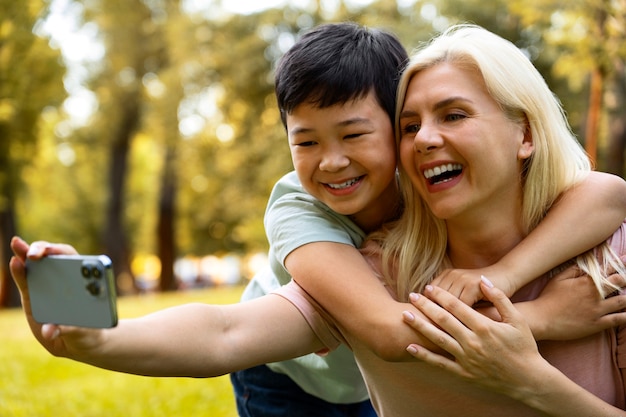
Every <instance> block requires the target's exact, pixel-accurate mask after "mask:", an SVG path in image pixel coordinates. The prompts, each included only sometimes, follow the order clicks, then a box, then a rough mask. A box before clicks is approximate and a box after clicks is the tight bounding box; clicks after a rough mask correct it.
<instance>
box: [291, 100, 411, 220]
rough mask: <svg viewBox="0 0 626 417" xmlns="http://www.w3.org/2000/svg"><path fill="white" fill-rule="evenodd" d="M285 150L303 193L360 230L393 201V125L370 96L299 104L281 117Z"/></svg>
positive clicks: (387, 213)
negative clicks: (284, 118)
mask: <svg viewBox="0 0 626 417" xmlns="http://www.w3.org/2000/svg"><path fill="white" fill-rule="evenodd" d="M287 132H288V135H289V147H290V149H291V156H292V160H293V164H294V167H295V170H296V172H297V174H298V178H299V179H300V182H301V184H302V186H303V187H304V189H305V190H306V191H307V192H308V193H309V194H311V195H312V196H314V197H315V198H317V199H318V200H320V201H322V202H323V203H325V204H326V205H327V206H329V207H330V208H331V209H332V210H333V211H336V212H338V213H340V214H344V215H347V216H351V217H352V218H353V219H354V221H355V222H356V223H357V224H358V225H359V226H360V227H362V228H364V229H365V230H367V229H371V228H375V227H377V226H378V225H380V223H381V222H382V221H383V220H386V219H387V218H388V216H390V215H391V213H390V211H391V210H392V209H393V208H395V206H396V204H397V202H398V198H399V196H398V193H397V186H396V182H395V169H396V156H395V145H394V135H393V126H392V124H391V122H390V120H389V117H388V116H387V113H386V112H385V111H384V110H383V109H382V107H381V106H380V104H379V103H378V101H377V100H376V97H375V96H374V94H373V93H370V94H368V95H367V96H366V97H364V98H361V99H356V100H353V101H349V102H347V103H346V104H343V105H336V106H331V107H326V108H318V107H316V106H315V105H311V104H307V103H304V104H301V105H299V106H298V107H296V108H295V110H294V111H293V112H291V113H290V114H288V115H287Z"/></svg>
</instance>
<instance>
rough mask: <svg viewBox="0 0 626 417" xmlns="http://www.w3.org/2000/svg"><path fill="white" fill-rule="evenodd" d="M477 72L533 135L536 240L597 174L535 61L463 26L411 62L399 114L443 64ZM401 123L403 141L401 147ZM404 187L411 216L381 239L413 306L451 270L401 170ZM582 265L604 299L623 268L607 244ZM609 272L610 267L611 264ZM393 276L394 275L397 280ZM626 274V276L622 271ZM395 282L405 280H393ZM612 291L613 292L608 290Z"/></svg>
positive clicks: (527, 175) (527, 207) (528, 178)
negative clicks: (558, 207)
mask: <svg viewBox="0 0 626 417" xmlns="http://www.w3.org/2000/svg"><path fill="white" fill-rule="evenodd" d="M444 62H445V63H450V64H453V65H455V66H457V67H459V68H466V69H469V70H473V71H477V72H478V73H479V74H481V75H482V77H483V79H484V82H485V85H486V87H487V90H488V92H489V94H490V95H491V96H492V97H493V98H494V99H495V100H496V101H497V102H498V103H499V105H500V106H501V108H502V110H503V111H504V113H505V114H506V115H507V117H508V118H509V119H510V120H512V121H513V122H515V123H518V124H520V125H522V126H524V129H527V130H526V132H527V134H530V135H532V138H533V144H534V148H535V149H534V153H533V155H532V156H531V157H530V158H529V159H527V160H526V161H525V163H524V165H523V167H522V172H521V175H522V186H523V205H522V221H523V225H524V228H525V232H526V233H529V232H530V231H531V230H533V229H534V228H535V227H536V226H537V225H538V224H539V222H540V221H541V220H542V219H543V218H544V217H545V215H546V213H547V211H548V210H549V209H550V207H551V206H552V205H553V204H554V202H555V201H556V199H557V198H558V197H559V195H560V194H562V193H563V192H564V191H565V190H567V189H568V188H570V187H572V186H573V185H575V184H577V183H578V182H580V181H581V180H582V179H583V178H585V176H586V175H587V173H588V172H589V171H591V169H592V167H591V164H590V161H589V159H588V157H587V155H586V154H585V152H584V150H583V149H582V147H581V146H580V144H579V143H578V141H577V140H576V138H575V136H574V135H573V133H572V132H571V129H570V127H569V124H568V122H567V119H566V116H565V114H564V111H563V108H562V107H561V104H560V102H559V100H558V99H557V98H556V97H555V96H554V94H553V93H552V92H551V91H550V89H549V87H548V86H547V84H546V82H545V80H544V79H543V77H542V76H541V75H540V74H539V72H538V71H537V69H536V68H535V67H534V66H533V65H532V63H531V62H530V60H529V59H528V58H527V57H526V56H525V55H524V54H523V53H522V51H520V50H519V49H518V48H517V47H516V46H515V45H513V44H512V43H511V42H509V41H507V40H505V39H503V38H501V37H499V36H498V35H495V34H493V33H491V32H489V31H487V30H485V29H483V28H481V27H478V26H475V25H468V24H463V25H457V26H453V27H451V28H449V29H448V30H447V31H445V32H444V33H442V34H441V35H439V36H438V37H436V38H434V39H433V40H431V41H430V42H429V43H427V44H425V45H424V46H422V47H421V48H420V49H418V50H416V52H415V53H414V54H413V56H412V57H411V59H410V61H409V63H408V65H407V67H406V69H405V71H404V73H403V75H402V78H401V80H400V84H399V86H398V107H397V111H396V115H399V114H400V112H401V109H402V106H403V103H404V99H405V95H406V90H407V87H408V84H409V82H410V81H411V78H412V77H413V76H414V75H415V74H417V73H418V72H420V71H422V70H424V69H427V68H430V67H432V66H435V65H437V64H440V63H444ZM399 132H400V129H399V122H398V118H397V116H396V140H397V141H398V140H399ZM399 172H400V186H401V189H402V193H403V198H404V202H405V210H404V213H403V215H402V216H401V218H400V219H399V220H398V221H397V222H396V224H395V225H393V226H392V227H390V228H389V229H388V230H385V231H383V232H382V233H381V234H378V235H376V236H374V239H375V240H377V241H379V242H380V243H381V245H382V247H383V265H385V266H387V268H385V271H384V275H385V277H386V279H387V280H388V281H389V282H388V283H389V284H390V285H392V287H394V288H395V289H396V294H397V295H398V297H399V298H400V299H402V300H406V298H407V297H408V293H409V292H410V291H421V290H423V288H424V286H425V285H426V284H428V283H429V282H430V281H431V280H432V279H433V278H435V277H436V276H437V275H438V274H439V273H441V272H442V271H443V269H445V268H448V267H451V265H450V263H449V260H448V259H447V257H446V246H447V233H446V227H445V223H444V221H443V220H441V219H438V218H436V217H435V216H434V215H433V214H432V212H431V211H430V209H429V208H428V206H427V205H426V203H425V202H424V201H423V200H422V199H421V198H420V196H419V195H418V193H417V192H416V191H415V190H414V188H413V186H412V184H411V182H410V180H409V179H408V178H407V176H406V175H405V173H404V170H403V169H402V168H400V169H399ZM597 249H598V250H599V251H600V253H596V251H590V252H587V253H585V254H583V255H581V256H579V257H578V258H577V263H578V265H579V266H580V267H581V269H583V270H584V271H585V272H586V273H588V274H589V275H590V276H592V278H593V279H594V281H595V283H596V285H597V287H598V289H599V291H600V292H602V290H603V289H606V286H607V284H608V282H607V281H606V277H605V275H604V273H603V272H602V267H601V266H600V264H599V261H598V256H599V257H600V258H601V259H602V260H603V262H604V264H610V265H612V266H613V267H617V268H618V270H619V268H620V267H623V265H622V264H621V262H620V261H619V258H618V257H617V256H616V255H615V253H613V251H611V250H610V248H609V247H608V245H606V244H604V245H601V246H599V247H598V248H597ZM604 264H603V266H606V265H604ZM391 269H393V274H392V273H391ZM622 271H623V269H622ZM392 275H395V276H397V277H398V279H393V278H392ZM609 286H610V287H611V288H614V286H612V285H609Z"/></svg>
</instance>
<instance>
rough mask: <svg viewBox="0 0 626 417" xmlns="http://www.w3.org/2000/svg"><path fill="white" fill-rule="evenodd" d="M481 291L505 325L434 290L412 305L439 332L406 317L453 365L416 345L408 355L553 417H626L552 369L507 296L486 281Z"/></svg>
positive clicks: (427, 323)
mask: <svg viewBox="0 0 626 417" xmlns="http://www.w3.org/2000/svg"><path fill="white" fill-rule="evenodd" d="M481 290H482V291H483V293H484V295H485V297H486V299H488V300H489V301H491V302H492V303H493V304H494V306H495V307H496V308H497V309H498V312H499V314H500V315H501V316H502V322H497V321H493V320H491V319H489V318H487V317H485V316H483V315H481V314H480V313H478V312H476V311H474V310H473V309H471V308H469V307H468V306H466V305H465V304H464V303H462V302H460V301H459V299H458V298H456V297H455V296H453V295H451V294H450V293H447V292H446V291H444V290H442V289H440V288H437V287H429V289H428V290H427V291H426V294H427V297H425V296H419V295H414V296H413V297H412V300H414V304H415V305H416V307H417V308H419V309H420V311H422V312H423V313H424V314H425V315H426V316H428V317H429V318H430V319H431V320H432V321H433V322H434V323H436V326H435V325H433V324H431V323H430V322H427V321H424V320H419V319H415V317H413V316H412V315H411V314H405V321H406V322H407V323H409V324H410V325H411V326H412V327H413V328H415V330H417V331H418V332H420V333H421V334H424V335H425V336H427V337H428V338H430V339H431V340H432V341H433V342H434V343H437V344H438V345H439V346H440V347H441V348H443V349H445V350H446V351H447V352H448V353H450V354H451V355H452V356H454V359H450V358H448V357H446V356H443V355H439V354H436V353H432V352H430V351H428V350H427V349H424V348H423V347H421V346H418V345H415V344H412V345H410V346H409V347H408V348H407V350H408V351H409V352H411V354H413V355H414V356H415V357H416V358H418V359H420V360H422V361H424V362H426V363H429V364H431V365H435V366H438V367H440V368H442V369H444V370H447V371H448V372H452V373H454V374H457V375H459V376H460V377H462V378H465V379H467V380H469V381H472V382H473V383H476V384H479V385H481V386H483V387H485V388H487V389H490V390H492V391H495V392H499V393H503V394H505V395H508V396H510V397H511V398H514V399H516V400H518V401H521V402H523V403H525V404H526V405H528V406H530V407H533V408H535V409H537V410H539V411H542V412H544V413H546V414H547V415H550V416H555V417H558V416H564V417H565V416H567V417H576V416H581V417H584V416H625V415H626V412H625V411H623V410H620V409H618V408H615V407H613V406H612V405H610V404H607V403H606V402H604V401H603V400H601V399H600V398H598V397H596V396H594V395H593V394H591V393H590V392H588V391H586V390H585V389H583V388H582V387H580V386H579V385H577V384H576V383H574V382H573V381H571V380H570V379H569V378H567V377H566V376H565V375H564V374H563V373H561V372H560V371H559V370H558V369H557V368H555V367H553V366H552V365H551V364H550V363H548V362H547V361H546V360H545V359H544V358H543V357H542V356H541V355H540V354H539V351H538V350H537V345H536V344H535V341H534V339H533V337H532V334H531V331H530V328H529V327H528V325H527V324H526V322H525V321H524V318H523V317H522V315H521V314H520V313H519V312H518V311H517V310H516V309H515V307H513V305H512V304H511V302H510V300H509V299H508V298H507V297H506V295H505V294H504V293H503V292H502V291H500V290H498V289H497V288H494V287H492V284H491V283H490V282H488V281H483V283H482V284H481ZM429 298H430V299H432V301H431V300H430V299H429ZM438 326H439V327H438Z"/></svg>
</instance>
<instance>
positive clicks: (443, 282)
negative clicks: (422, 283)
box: [432, 264, 517, 306]
mask: <svg viewBox="0 0 626 417" xmlns="http://www.w3.org/2000/svg"><path fill="white" fill-rule="evenodd" d="M481 276H487V277H498V278H495V279H492V281H493V283H494V285H495V286H496V287H498V288H499V289H501V291H503V292H504V293H505V295H507V296H509V297H510V296H511V295H513V293H514V292H515V291H516V290H517V288H515V287H514V286H513V285H511V284H510V280H509V279H508V276H507V275H506V271H503V270H501V269H499V268H498V265H497V264H495V265H492V266H489V267H486V268H480V269H446V270H445V271H444V272H443V273H441V275H439V276H438V277H437V278H435V279H434V280H433V282H432V285H434V286H437V287H439V288H441V289H443V290H445V291H447V292H449V293H450V294H452V295H454V296H456V297H458V298H459V299H460V300H461V301H462V302H464V303H465V304H467V305H468V306H473V305H474V304H475V303H477V302H478V301H480V300H483V299H484V296H483V293H482V291H481V290H480V282H481ZM490 279H491V278H490Z"/></svg>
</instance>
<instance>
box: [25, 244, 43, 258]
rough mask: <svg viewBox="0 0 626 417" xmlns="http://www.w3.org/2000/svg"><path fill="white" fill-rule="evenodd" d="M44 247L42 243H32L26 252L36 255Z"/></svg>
mask: <svg viewBox="0 0 626 417" xmlns="http://www.w3.org/2000/svg"><path fill="white" fill-rule="evenodd" d="M42 249H43V248H42V247H41V245H38V244H36V243H33V244H32V245H30V246H29V247H28V252H26V256H36V255H39V254H40V253H41V251H42Z"/></svg>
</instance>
